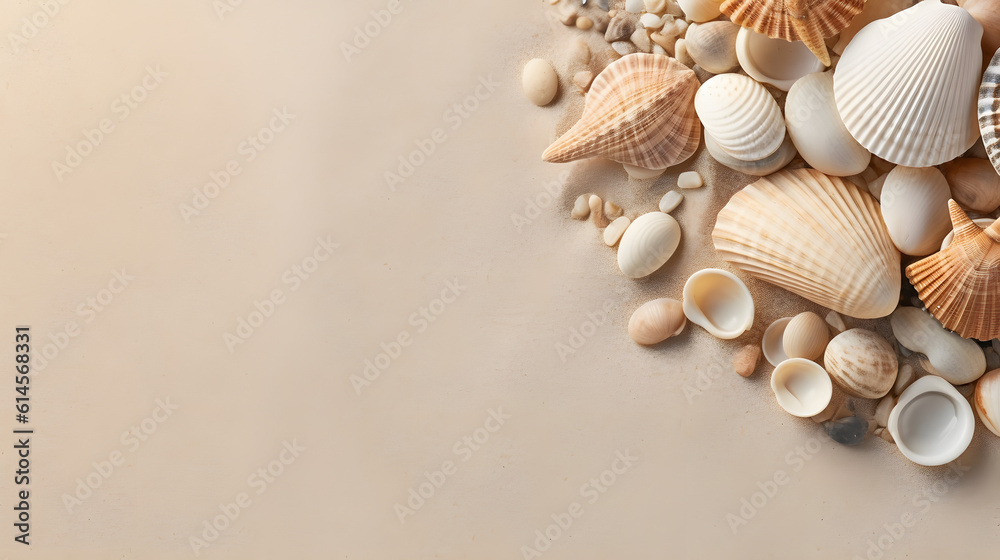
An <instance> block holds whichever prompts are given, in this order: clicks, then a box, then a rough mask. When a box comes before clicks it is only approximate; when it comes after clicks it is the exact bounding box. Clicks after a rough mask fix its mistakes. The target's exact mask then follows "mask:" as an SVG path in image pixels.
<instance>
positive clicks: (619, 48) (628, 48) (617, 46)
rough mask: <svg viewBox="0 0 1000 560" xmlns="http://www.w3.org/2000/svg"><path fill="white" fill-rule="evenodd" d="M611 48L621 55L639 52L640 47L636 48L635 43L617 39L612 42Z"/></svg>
mask: <svg viewBox="0 0 1000 560" xmlns="http://www.w3.org/2000/svg"><path fill="white" fill-rule="evenodd" d="M611 48H612V49H614V50H615V52H616V53H618V54H619V55H621V56H625V55H629V54H632V53H635V52H638V49H636V48H635V45H633V44H632V43H631V42H629V41H615V42H614V43H611Z"/></svg>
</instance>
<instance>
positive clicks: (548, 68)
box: [521, 58, 559, 107]
mask: <svg viewBox="0 0 1000 560" xmlns="http://www.w3.org/2000/svg"><path fill="white" fill-rule="evenodd" d="M521 87H523V88H524V94H525V95H526V96H527V97H528V99H530V100H531V102H532V103H534V104H535V105H538V106H539V107H544V106H545V105H548V104H549V103H551V102H552V100H553V99H554V98H555V96H556V92H557V91H558V90H559V76H558V75H556V71H555V70H554V69H553V68H552V65H551V64H549V63H548V62H547V61H545V60H542V59H541V58H535V59H532V60H529V61H528V63H527V64H525V65H524V73H523V74H522V75H521Z"/></svg>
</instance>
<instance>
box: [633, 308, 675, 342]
mask: <svg viewBox="0 0 1000 560" xmlns="http://www.w3.org/2000/svg"><path fill="white" fill-rule="evenodd" d="M686 324H687V320H686V319H685V317H684V309H683V307H682V306H681V302H679V301H677V300H675V299H669V298H660V299H654V300H653V301H647V302H646V303H644V304H642V305H641V306H640V307H639V309H636V310H635V312H633V313H632V316H631V317H630V318H629V320H628V334H629V337H631V338H632V340H634V341H635V342H637V343H638V344H644V345H648V344H657V343H660V342H663V341H664V340H666V339H668V338H670V337H672V336H677V335H679V334H680V333H681V332H682V331H683V330H684V325H686Z"/></svg>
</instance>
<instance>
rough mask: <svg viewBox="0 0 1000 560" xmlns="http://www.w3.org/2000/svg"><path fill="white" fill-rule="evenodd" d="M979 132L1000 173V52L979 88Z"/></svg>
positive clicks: (995, 56)
mask: <svg viewBox="0 0 1000 560" xmlns="http://www.w3.org/2000/svg"><path fill="white" fill-rule="evenodd" d="M978 109H979V131H980V132H981V133H982V135H983V145H985V146H986V153H987V154H989V156H990V161H991V162H992V163H993V168H994V169H996V170H997V173H1000V51H997V53H996V54H995V55H993V59H992V60H990V65H989V66H988V67H987V68H986V74H984V75H983V82H982V84H981V85H980V86H979V107H978Z"/></svg>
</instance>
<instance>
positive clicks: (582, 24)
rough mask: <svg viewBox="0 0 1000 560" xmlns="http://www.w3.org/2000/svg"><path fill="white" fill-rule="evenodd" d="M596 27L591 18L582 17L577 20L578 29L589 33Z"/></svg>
mask: <svg viewBox="0 0 1000 560" xmlns="http://www.w3.org/2000/svg"><path fill="white" fill-rule="evenodd" d="M592 27H594V20H592V19H590V18H589V17H581V18H577V20H576V28H577V29H582V30H583V31H587V30H588V29H590V28H592Z"/></svg>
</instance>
